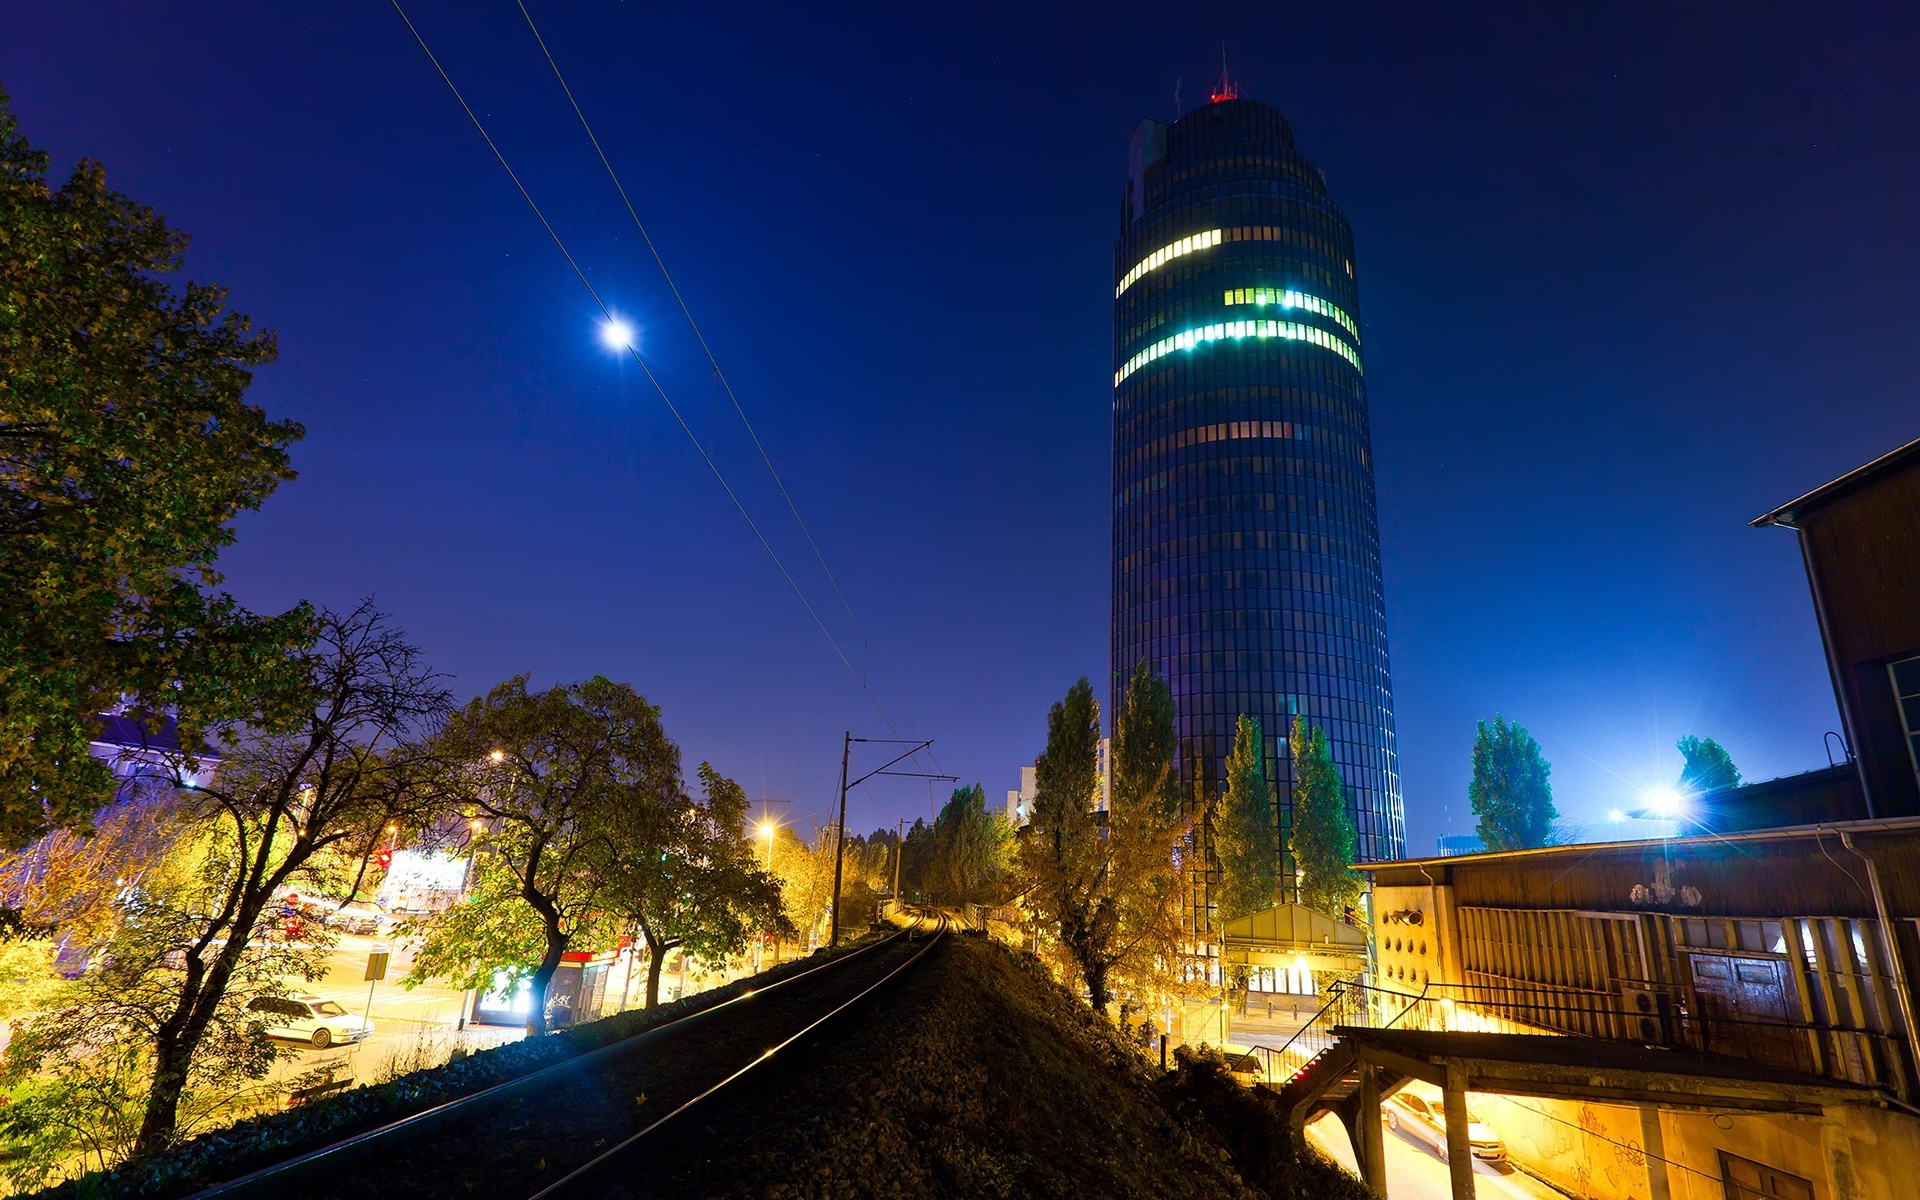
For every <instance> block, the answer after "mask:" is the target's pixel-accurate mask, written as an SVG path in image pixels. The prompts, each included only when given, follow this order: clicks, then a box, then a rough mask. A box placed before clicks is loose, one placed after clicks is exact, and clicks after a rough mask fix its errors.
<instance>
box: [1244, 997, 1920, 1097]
mask: <svg viewBox="0 0 1920 1200" xmlns="http://www.w3.org/2000/svg"><path fill="white" fill-rule="evenodd" d="M1326 996H1327V998H1326V1002H1325V1003H1324V1004H1323V1005H1322V1006H1321V1007H1320V1009H1319V1010H1318V1011H1317V1012H1315V1013H1314V1015H1313V1016H1312V1017H1310V1018H1309V1019H1308V1020H1307V1022H1306V1024H1304V1025H1302V1026H1301V1027H1300V1029H1299V1031H1298V1032H1296V1033H1295V1034H1294V1035H1293V1036H1292V1037H1291V1038H1289V1039H1288V1040H1287V1042H1286V1043H1285V1044H1284V1045H1282V1046H1281V1047H1280V1048H1279V1049H1277V1050H1276V1049H1272V1048H1269V1047H1265V1046H1256V1047H1254V1049H1253V1054H1254V1055H1255V1056H1256V1058H1257V1060H1258V1061H1259V1063H1260V1067H1261V1070H1260V1075H1261V1078H1262V1080H1263V1081H1264V1082H1266V1083H1268V1084H1271V1085H1278V1084H1281V1083H1284V1082H1286V1081H1287V1080H1288V1079H1291V1078H1292V1077H1294V1076H1295V1075H1297V1074H1298V1073H1299V1072H1301V1071H1302V1070H1304V1069H1305V1068H1306V1066H1307V1064H1308V1063H1310V1062H1312V1061H1313V1060H1314V1059H1315V1058H1316V1057H1318V1056H1319V1055H1320V1054H1322V1053H1324V1052H1326V1050H1328V1049H1329V1048H1330V1047H1331V1046H1332V1045H1333V1044H1334V1043H1335V1042H1336V1041H1338V1040H1339V1039H1338V1037H1337V1035H1335V1033H1334V1032H1333V1031H1334V1029H1335V1028H1336V1027H1338V1026H1343V1025H1344V1026H1351V1027H1359V1028H1366V1029H1389V1028H1392V1029H1423V1030H1434V1031H1445V1032H1480V1033H1532V1034H1550V1035H1560V1036H1567V1037H1589V1038H1599V1039H1603V1040H1613V1041H1631V1042H1639V1043H1642V1044H1652V1045H1665V1046H1672V1047H1675V1048H1677V1049H1685V1050H1693V1051H1697V1052H1700V1053H1703V1054H1715V1055H1722V1056H1725V1057H1729V1058H1738V1059H1742V1060H1744V1061H1747V1062H1752V1063H1757V1064H1760V1065H1763V1066H1769V1067H1776V1068H1780V1069H1783V1070H1789V1071H1795V1072H1799V1073H1800V1074H1804V1075H1814V1076H1821V1077H1825V1078H1828V1079H1835V1080H1841V1081H1845V1082H1848V1083H1858V1084H1864V1085H1866V1086H1868V1087H1878V1088H1884V1089H1887V1090H1890V1091H1892V1092H1894V1093H1895V1094H1897V1095H1899V1096H1900V1097H1901V1098H1902V1099H1911V1098H1912V1097H1913V1096H1915V1095H1920V1089H1917V1088H1916V1080H1915V1079H1914V1077H1913V1074H1912V1072H1913V1056H1912V1054H1911V1053H1910V1052H1909V1047H1908V1046H1907V1044H1906V1042H1905V1040H1904V1039H1902V1038H1900V1037H1898V1036H1896V1035H1891V1034H1884V1033H1875V1032H1871V1031H1867V1030H1850V1029H1833V1028H1828V1027H1825V1026H1818V1025H1810V1024H1806V1023H1803V1022H1793V1021H1779V1020H1768V1019H1761V1018H1754V1017H1747V1016H1740V1017H1735V1016H1729V1015H1727V1014H1725V1013H1721V1012H1715V1011H1712V1010H1711V1009H1710V1008H1709V1007H1708V1006H1707V1005H1704V1004H1702V1003H1700V1002H1699V1000H1698V999H1697V998H1696V997H1693V996H1689V995H1686V994H1684V992H1683V990H1682V989H1676V988H1674V987H1673V986H1672V985H1666V984H1652V983H1634V982H1631V981H1629V982H1628V983H1627V984H1626V988H1625V991H1624V994H1618V995H1611V996H1608V997H1607V1000H1608V1011H1606V1012H1605V1014H1604V1015H1605V1016H1607V1017H1608V1018H1609V1019H1608V1020H1607V1021H1605V1022H1601V1023H1596V1022H1595V1020H1594V1017H1595V1014H1596V1006H1595V1003H1594V1000H1595V997H1593V996H1589V995H1585V994H1578V995H1575V994H1567V995H1564V996H1557V995H1555V993H1554V991H1550V990H1543V989H1536V988H1535V987H1530V986H1528V985H1526V984H1522V983H1516V984H1513V985H1511V986H1499V987H1492V986H1488V985H1486V984H1430V985H1427V986H1425V987H1423V988H1421V989H1420V991H1418V992H1402V991H1398V990H1396V989H1393V988H1382V987H1377V986H1373V985H1369V984H1363V983H1356V982H1350V981H1340V982H1336V983H1334V984H1331V985H1330V986H1329V987H1328V989H1327V993H1326Z"/></svg>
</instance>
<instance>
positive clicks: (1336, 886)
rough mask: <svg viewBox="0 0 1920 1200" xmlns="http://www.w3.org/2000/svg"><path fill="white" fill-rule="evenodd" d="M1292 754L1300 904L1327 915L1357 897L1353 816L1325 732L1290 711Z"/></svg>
mask: <svg viewBox="0 0 1920 1200" xmlns="http://www.w3.org/2000/svg"><path fill="white" fill-rule="evenodd" d="M1287 743H1288V750H1289V751H1290V752H1291V753H1292V755H1293V778H1294V784H1293V838H1292V840H1291V841H1290V843H1289V846H1288V848H1289V849H1290V850H1291V851H1292V852H1293V861H1294V865H1295V868H1296V869H1297V870H1298V871H1299V872H1300V903H1302V904H1304V905H1306V906H1307V907H1308V908H1312V909H1318V910H1319V911H1321V912H1324V913H1328V914H1331V915H1338V914H1339V912H1340V910H1341V908H1343V907H1344V906H1346V905H1349V904H1352V903H1354V902H1355V901H1356V900H1358V899H1359V897H1360V891H1361V888H1360V880H1359V879H1358V878H1357V877H1356V876H1355V875H1354V873H1353V856H1354V847H1355V844H1356V842H1357V841H1358V840H1359V839H1358V835H1357V834H1356V833H1355V831H1354V827H1353V814H1352V813H1350V812H1348V811H1347V795H1346V788H1345V787H1344V786H1343V785H1342V784H1341V781H1340V768H1339V767H1337V766H1335V765H1334V762H1333V755H1332V754H1331V753H1330V752H1329V751H1328V749H1327V733H1326V730H1324V729H1321V728H1320V727H1319V726H1318V725H1315V726H1313V727H1311V728H1309V727H1308V725H1307V719H1306V718H1305V717H1303V716H1300V715H1298V714H1296V715H1295V716H1294V718H1293V729H1292V732H1291V733H1290V734H1289V736H1288V738H1287Z"/></svg>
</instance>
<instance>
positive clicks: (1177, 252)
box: [1113, 229, 1224, 300]
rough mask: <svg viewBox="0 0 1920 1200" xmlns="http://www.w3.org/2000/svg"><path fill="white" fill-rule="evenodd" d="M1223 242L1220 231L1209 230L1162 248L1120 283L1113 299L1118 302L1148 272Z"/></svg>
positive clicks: (1148, 256) (1147, 257)
mask: <svg viewBox="0 0 1920 1200" xmlns="http://www.w3.org/2000/svg"><path fill="white" fill-rule="evenodd" d="M1223 240H1224V238H1223V235H1222V234H1221V231H1220V230H1218V229H1209V230H1207V231H1206V232H1205V233H1195V234H1189V235H1188V236H1186V237H1183V238H1181V239H1180V240H1179V241H1177V242H1175V243H1173V245H1171V246H1162V247H1161V248H1160V249H1158V250H1155V251H1154V252H1153V253H1152V254H1149V255H1147V256H1146V257H1145V258H1143V259H1141V260H1140V262H1139V263H1138V265H1136V266H1135V267H1134V268H1133V270H1131V271H1128V272H1127V276H1126V278H1125V279H1122V280H1121V281H1120V286H1119V287H1117V288H1115V289H1113V298H1114V299H1115V300H1118V299H1119V298H1120V293H1122V292H1124V291H1126V290H1127V289H1128V288H1130V287H1132V286H1133V285H1134V283H1135V282H1136V281H1137V280H1139V278H1140V277H1141V276H1142V275H1145V274H1146V273H1147V272H1148V271H1151V270H1153V269H1154V268H1156V267H1161V266H1165V265H1166V264H1167V263H1170V262H1172V261H1173V260H1174V259H1176V258H1179V257H1180V256H1181V255H1183V254H1192V253H1193V252H1194V251H1195V250H1206V249H1209V248H1211V247H1214V246H1218V245H1219V244H1220V243H1221V241H1223Z"/></svg>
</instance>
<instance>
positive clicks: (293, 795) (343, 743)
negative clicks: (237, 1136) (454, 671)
mask: <svg viewBox="0 0 1920 1200" xmlns="http://www.w3.org/2000/svg"><path fill="white" fill-rule="evenodd" d="M317 629H318V634H317V637H316V640H315V642H314V644H313V647H312V648H311V649H310V650H308V651H306V652H304V653H302V654H301V655H300V656H299V659H298V663H297V667H298V670H299V674H300V677H301V679H302V691H303V692H304V704H305V712H304V714H303V715H302V716H301V718H300V719H299V720H298V721H297V722H292V723H272V724H268V723H263V722H259V721H256V722H233V723H230V724H224V725H222V726H221V727H220V728H219V729H218V731H217V736H218V737H219V749H220V758H221V767H220V770H219V771H218V772H217V773H216V774H215V775H214V776H213V777H212V778H211V779H207V778H205V777H204V776H203V775H201V774H200V773H198V772H197V770H196V768H197V766H198V763H199V760H200V757H201V753H200V752H199V751H198V750H196V748H195V747H193V746H192V745H190V744H189V745H183V746H182V747H181V749H180V750H179V751H178V752H176V753H174V754H171V755H169V756H167V759H168V761H167V763H166V766H165V769H166V770H167V772H168V773H169V774H170V775H171V779H170V783H171V785H172V786H173V787H174V788H175V789H177V791H178V793H179V796H180V801H179V803H180V806H181V808H180V817H181V823H182V825H183V826H185V827H188V828H192V829H194V830H196V836H198V837H199V838H201V839H202V844H203V846H204V849H203V851H202V861H203V863H204V866H203V868H202V871H201V873H200V875H199V876H197V877H196V879H195V881H194V883H193V886H192V887H190V888H187V889H186V890H184V891H183V892H182V893H181V896H180V899H178V900H165V901H163V902H161V903H160V905H159V908H158V910H157V911H159V912H163V913H167V914H171V915H169V916H167V917H165V918H164V919H161V918H159V917H155V918H153V920H152V922H151V923H152V924H153V927H154V928H155V929H157V930H165V931H167V932H166V933H165V936H164V937H161V935H160V934H158V933H156V934H154V935H153V936H154V937H155V938H158V939H160V940H158V941H155V942H152V943H151V944H149V943H141V944H140V947H139V950H138V953H137V954H132V955H130V956H129V961H134V962H135V963H136V966H132V967H129V968H128V969H129V970H140V971H147V972H150V974H149V975H146V976H143V977H142V978H146V979H149V980H150V986H151V987H152V988H153V989H154V993H153V994H154V996H155V997H156V1000H155V1003H156V1005H158V1007H157V1008H156V1009H155V1010H154V1011H155V1013H156V1015H157V1016H158V1020H157V1021H155V1022H154V1024H153V1027H152V1029H151V1030H150V1031H149V1032H150V1039H151V1040H150V1042H149V1044H150V1046H151V1049H152V1053H153V1071H152V1085H151V1088H150V1089H149V1091H148V1094H147V1097H146V1101H145V1105H144V1109H143V1112H142V1117H141V1125H140V1131H139V1134H138V1136H137V1137H136V1139H135V1143H134V1148H135V1150H136V1152H138V1153H141V1154H147V1153H151V1152H153V1151H155V1150H158V1149H160V1148H161V1147H162V1146H164V1145H165V1144H167V1143H168V1142H169V1141H171V1140H172V1139H173V1137H174V1135H175V1132H176V1129H177V1127H178V1125H179V1105H180V1099H181V1095H182V1093H183V1091H184V1089H185V1088H186V1087H187V1086H188V1083H189V1081H190V1080H191V1079H193V1078H194V1077H195V1069H196V1062H195V1059H196V1055H197V1054H198V1053H199V1052H200V1049H201V1046H202V1043H203V1041H204V1040H205V1039H206V1038H208V1036H209V1035H210V1032H213V1031H218V1030H221V1029H226V1028H229V1027H230V1025H231V1021H230V1018H229V1016H227V1015H225V1014H229V1013H230V1011H231V1007H232V1005H231V1002H230V996H229V993H230V991H231V990H232V989H233V988H234V987H235V986H236V984H238V983H240V982H244V980H246V979H248V978H251V977H253V975H252V973H253V972H254V971H255V970H256V967H257V962H258V956H257V955H254V956H251V957H250V954H249V952H250V951H251V950H252V949H253V947H255V946H256V945H257V944H258V942H259V940H260V938H261V937H262V935H263V933H264V932H265V927H266V925H267V924H268V923H270V921H271V918H272V917H273V916H274V914H273V913H272V912H270V908H271V906H272V905H273V904H274V897H275V895H276V893H278V892H279V891H280V889H281V888H283V887H287V886H290V885H292V884H295V883H297V882H298V883H311V884H313V885H315V886H324V884H325V883H326V882H327V881H325V880H320V879H315V878H314V876H315V874H316V863H319V862H330V861H339V860H338V859H337V858H334V857H332V856H333V852H336V851H339V850H341V849H343V848H344V849H350V850H351V851H352V853H353V855H355V856H357V857H358V858H359V859H360V860H361V861H364V860H365V859H366V858H369V857H371V856H372V854H373V852H374V850H375V849H376V848H377V847H378V846H379V845H380V844H381V842H382V841H383V840H384V839H385V837H386V836H387V829H388V827H389V826H394V827H396V828H407V829H413V828H418V827H420V826H421V825H423V824H424V823H425V822H427V821H428V820H430V819H431V814H432V812H433V811H434V810H433V804H434V801H435V799H436V795H437V793H436V792H435V791H434V789H433V788H432V786H431V784H430V780H431V778H432V770H431V766H430V764H429V763H427V762H425V761H424V760H423V758H422V755H421V753H420V751H419V750H418V749H417V744H416V742H415V740H414V739H415V737H416V735H417V734H418V733H419V732H420V731H421V729H422V727H423V725H424V724H425V723H427V722H429V721H431V720H432V719H434V718H436V717H438V716H439V714H441V713H442V712H444V711H445V709H446V707H447V705H448V696H447V693H446V690H445V689H444V688H442V687H441V686H440V683H439V677H438V676H436V675H435V674H434V673H433V672H431V671H430V670H428V669H427V668H426V667H425V666H424V665H422V663H421V662H420V654H419V651H418V650H416V649H415V648H414V647H413V646H412V645H411V644H409V643H408V642H407V640H406V638H405V635H404V634H402V633H401V632H400V631H399V630H398V629H396V628H394V627H393V626H392V625H391V624H390V623H389V622H388V620H387V619H386V618H385V617H384V616H382V615H381V614H380V613H379V612H377V611H375V610H374V609H373V608H372V606H371V605H370V604H362V605H360V606H359V607H358V608H356V609H354V610H353V611H352V612H349V613H345V614H334V613H322V614H320V616H319V618H318V620H317ZM335 882H337V881H335ZM140 928H145V926H144V925H142V926H140ZM116 940H117V939H116ZM159 947H164V949H159ZM118 954H119V951H117V950H112V949H110V950H109V955H108V956H109V957H110V958H116V960H117V956H118ZM156 954H157V955H158V957H156ZM160 959H166V960H168V961H169V962H177V964H178V969H176V970H168V971H165V972H161V971H160V970H159V961H160ZM223 1022H225V1024H223Z"/></svg>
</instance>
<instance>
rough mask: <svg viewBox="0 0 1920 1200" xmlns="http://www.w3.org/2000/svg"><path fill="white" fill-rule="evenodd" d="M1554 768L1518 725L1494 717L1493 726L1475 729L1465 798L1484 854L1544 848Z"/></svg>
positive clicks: (1553, 814) (1550, 819) (1551, 810)
mask: <svg viewBox="0 0 1920 1200" xmlns="http://www.w3.org/2000/svg"><path fill="white" fill-rule="evenodd" d="M1552 772H1553V768H1552V766H1550V765H1549V764H1548V763H1547V760H1546V757H1545V756H1544V755H1542V754H1541V753H1540V743H1538V742H1536V741H1534V740H1533V735H1532V734H1530V733H1528V732H1527V731H1526V728H1525V727H1524V726H1522V725H1520V724H1518V723H1517V722H1514V723H1509V722H1508V721H1507V719H1506V718H1505V717H1503V716H1501V715H1499V714H1498V713H1496V714H1494V718H1493V724H1491V725H1489V724H1487V723H1486V722H1485V721H1481V722H1479V723H1478V724H1477V725H1476V726H1475V730H1474V738H1473V782H1471V783H1469V784H1468V785H1467V799H1468V800H1470V801H1471V802H1472V804H1473V812H1474V815H1475V816H1477V817H1479V818H1480V824H1479V826H1478V828H1476V829H1475V830H1474V832H1476V833H1478V834H1479V835H1480V840H1481V841H1482V842H1483V843H1485V844H1486V847H1487V849H1489V850H1526V849H1531V848H1533V847H1535V846H1544V845H1546V844H1547V841H1548V839H1549V838H1551V837H1552V836H1553V821H1554V818H1555V817H1558V816H1559V815H1560V814H1559V812H1558V811H1557V810H1556V809H1555V808H1554V807H1553V785H1552V784H1551V783H1549V782H1548V778H1547V777H1548V776H1549V775H1550V774H1552Z"/></svg>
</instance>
